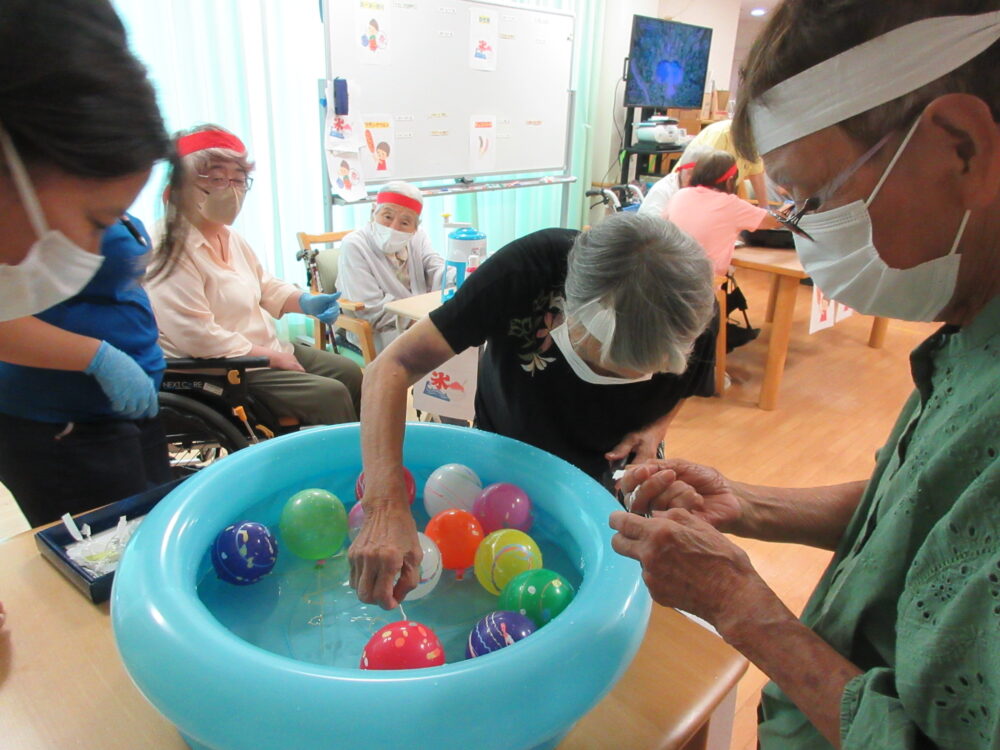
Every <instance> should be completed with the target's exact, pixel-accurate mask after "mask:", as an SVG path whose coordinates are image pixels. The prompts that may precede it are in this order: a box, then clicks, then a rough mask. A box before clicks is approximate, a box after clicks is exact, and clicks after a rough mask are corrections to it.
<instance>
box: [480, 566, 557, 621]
mask: <svg viewBox="0 0 1000 750" xmlns="http://www.w3.org/2000/svg"><path fill="white" fill-rule="evenodd" d="M575 595H576V592H575V591H574V590H573V586H572V585H571V584H570V582H569V581H567V580H566V579H565V578H563V577H562V576H561V575H559V574H558V573H556V572H555V571H552V570H547V569H545V568H538V569H536V570H526V571H524V572H523V573H519V574H518V575H516V576H514V578H512V579H511V580H510V583H508V584H507V585H506V586H504V589H503V591H501V592H500V600H499V602H498V604H497V609H502V610H509V611H511V612H520V613H521V614H522V615H527V616H528V617H529V618H531V620H532V622H534V623H535V625H536V626H537V627H539V628H540V627H542V625H545V624H546V623H547V622H549V621H550V620H551V619H552V618H553V617H555V616H556V615H558V614H559V613H560V612H562V611H563V610H564V609H566V607H567V606H568V605H569V603H570V602H571V601H573V597H574V596H575Z"/></svg>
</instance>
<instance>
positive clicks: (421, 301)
mask: <svg viewBox="0 0 1000 750" xmlns="http://www.w3.org/2000/svg"><path fill="white" fill-rule="evenodd" d="M439 307H441V291H440V290H438V291H436V292H427V293H426V294H418V295H417V296H415V297H404V298H403V299H395V300H393V301H392V302H386V303H385V309H386V310H388V311H389V312H391V313H393V314H395V315H398V316H399V323H400V325H401V327H403V328H405V327H406V325H407V321H410V320H420V319H422V318H426V317H427V315H428V314H429V313H430V312H431V310H436V309H437V308H439Z"/></svg>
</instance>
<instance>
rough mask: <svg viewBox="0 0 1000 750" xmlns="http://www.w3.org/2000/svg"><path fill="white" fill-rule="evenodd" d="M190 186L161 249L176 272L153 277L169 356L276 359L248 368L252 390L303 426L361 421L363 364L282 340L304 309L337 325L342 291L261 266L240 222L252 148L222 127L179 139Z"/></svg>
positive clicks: (174, 194)
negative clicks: (286, 324)
mask: <svg viewBox="0 0 1000 750" xmlns="http://www.w3.org/2000/svg"><path fill="white" fill-rule="evenodd" d="M176 145H177V153H178V154H179V155H180V157H181V162H182V165H183V167H182V168H183V170H184V171H183V179H182V180H181V181H180V182H181V183H182V184H183V187H182V188H181V189H179V190H171V191H170V194H169V195H168V201H169V204H168V212H167V216H168V220H167V226H166V229H167V232H166V234H167V236H169V237H175V238H176V240H175V242H174V243H173V245H171V244H170V243H168V242H165V241H161V242H158V243H157V247H156V250H155V256H154V257H156V258H157V259H159V258H161V257H166V256H171V257H174V258H176V262H174V263H172V264H171V266H170V268H169V272H168V273H165V274H162V275H160V276H157V277H156V278H154V279H151V280H149V281H148V282H147V290H148V291H149V296H150V299H151V300H152V302H153V310H154V311H155V312H156V322H157V324H158V326H159V328H160V345H161V346H162V347H163V351H164V352H165V353H166V355H167V356H168V357H202V358H207V357H236V356H242V355H252V356H263V357H269V358H270V360H271V366H270V367H269V368H262V369H260V370H251V371H250V372H248V373H247V387H248V388H249V390H250V392H251V394H253V395H254V396H255V397H256V398H258V399H260V400H261V401H262V402H263V403H264V404H265V405H266V406H267V407H268V408H269V409H270V410H271V411H272V412H273V413H274V414H276V415H277V416H279V417H284V416H288V417H294V418H295V419H297V420H298V421H299V423H300V424H303V425H317V424H339V423H341V422H354V421H357V418H358V410H359V407H360V402H361V368H360V367H359V366H358V365H357V364H356V363H355V362H354V361H353V360H351V359H348V358H347V357H342V356H340V355H339V354H334V353H332V352H326V351H320V350H319V349H313V348H311V347H307V346H302V345H301V344H291V343H289V342H287V341H281V340H280V339H279V338H278V336H277V332H276V330H275V326H274V318H280V317H281V316H283V315H285V314H286V313H304V314H306V315H312V316H314V317H316V318H319V319H320V320H321V321H323V322H324V323H332V322H333V321H334V320H336V319H337V316H338V315H339V314H340V306H339V305H338V304H337V298H338V296H339V295H337V294H309V293H308V292H303V291H302V290H301V289H299V288H298V287H296V286H295V285H294V284H289V283H288V282H286V281H282V280H281V279H277V278H275V277H274V276H272V275H271V274H269V273H268V272H267V271H265V270H264V268H263V267H262V266H261V264H260V261H259V260H257V256H256V255H255V254H254V251H253V248H251V247H250V244H249V243H248V242H247V241H246V240H245V239H243V237H242V236H240V234H239V233H237V232H235V231H234V230H233V229H232V226H231V225H232V223H233V222H234V221H236V217H237V216H238V215H239V212H240V209H241V208H242V207H243V202H244V200H245V199H246V195H247V192H248V191H249V190H250V187H251V185H252V184H253V178H252V177H251V176H250V174H251V172H252V171H253V168H254V164H253V162H252V161H250V159H249V156H248V154H247V149H246V146H244V145H243V142H242V141H241V140H240V139H239V138H237V137H236V136H235V135H233V134H232V133H230V132H228V131H226V130H223V129H222V128H220V127H218V126H216V125H204V126H201V127H198V128H195V129H193V130H190V131H187V132H186V133H182V134H181V135H180V136H179V137H178V138H177V142H176Z"/></svg>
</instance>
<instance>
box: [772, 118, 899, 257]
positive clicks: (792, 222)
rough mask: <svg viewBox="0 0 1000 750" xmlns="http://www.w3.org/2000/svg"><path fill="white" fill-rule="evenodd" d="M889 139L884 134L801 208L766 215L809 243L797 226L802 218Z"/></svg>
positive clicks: (832, 193) (795, 205)
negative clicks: (784, 212)
mask: <svg viewBox="0 0 1000 750" xmlns="http://www.w3.org/2000/svg"><path fill="white" fill-rule="evenodd" d="M891 137H892V133H886V134H885V135H884V136H882V138H881V139H879V141H878V143H876V144H875V145H874V146H872V147H871V148H870V149H868V150H867V151H865V152H864V153H863V154H862V155H861V156H860V157H859V158H858V159H857V160H856V161H855V162H854V163H853V164H851V166H849V167H848V168H847V169H845V170H844V171H843V172H841V173H840V174H838V175H837V176H836V177H834V178H833V180H831V181H830V184H829V185H827V187H826V189H825V190H823V191H822V192H821V193H820V194H819V195H814V196H812V197H811V198H807V199H806V201H805V202H804V203H803V204H802V205H801V206H799V205H798V204H797V203H796V204H794V205H793V206H792V207H791V210H790V211H789V212H788V213H786V214H782V213H779V212H777V211H775V210H773V209H770V208H769V209H768V210H767V212H768V214H770V215H771V216H773V217H774V218H775V219H776V220H777V221H778V223H779V224H781V226H783V227H784V228H785V229H787V230H788V231H790V232H791V233H792V234H797V235H798V236H799V237H805V238H806V239H807V240H809V241H810V242H811V241H812V237H811V236H810V235H809V233H808V232H807V231H806V230H804V229H803V228H802V227H800V226H799V221H801V219H802V217H803V216H805V215H806V214H807V213H809V212H810V211H815V210H816V209H818V208H819V207H820V206H821V205H823V201H824V200H830V199H831V198H832V197H833V196H834V195H836V194H837V191H838V190H840V188H842V187H843V186H844V183H845V182H847V181H848V180H849V179H850V178H851V175H853V174H854V173H855V172H857V171H858V170H859V169H860V168H861V167H862V166H863V165H864V164H865V163H866V162H867V161H868V160H869V159H871V158H872V157H873V156H875V154H877V153H878V152H879V150H880V149H881V148H882V147H883V146H884V145H885V144H886V143H888V142H889V139H890V138H891Z"/></svg>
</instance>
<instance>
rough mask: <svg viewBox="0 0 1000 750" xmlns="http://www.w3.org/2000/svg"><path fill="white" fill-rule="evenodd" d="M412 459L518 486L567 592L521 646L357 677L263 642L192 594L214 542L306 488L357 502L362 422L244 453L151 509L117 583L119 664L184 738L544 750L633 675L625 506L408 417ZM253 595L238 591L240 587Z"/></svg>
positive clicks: (549, 468)
mask: <svg viewBox="0 0 1000 750" xmlns="http://www.w3.org/2000/svg"><path fill="white" fill-rule="evenodd" d="M404 457H405V463H406V466H407V467H408V468H409V469H410V470H411V471H412V472H413V473H414V475H415V476H416V477H417V482H418V485H417V486H418V487H420V486H422V484H421V483H422V481H423V479H425V478H426V477H427V476H428V475H429V474H430V472H431V471H433V470H434V469H435V468H437V467H438V466H439V465H441V464H443V463H448V462H459V463H463V464H466V465H468V466H470V467H471V468H473V469H474V470H475V471H476V472H477V473H478V474H479V476H480V477H482V478H483V479H484V481H487V482H488V481H499V480H501V479H502V480H503V481H509V482H514V483H516V484H518V485H520V486H521V487H522V488H523V489H524V490H525V491H526V492H527V493H528V495H529V496H530V497H531V498H532V500H533V503H534V508H535V514H536V517H537V523H538V524H539V528H541V529H544V530H545V533H546V535H547V536H548V537H551V538H554V539H557V540H558V545H559V547H560V548H561V552H562V553H564V555H563V556H562V558H561V559H562V560H564V561H566V564H568V565H571V566H573V567H574V569H575V570H574V571H573V572H574V573H575V574H576V576H575V577H576V578H578V580H579V581H580V585H579V590H578V592H577V595H576V598H575V599H574V600H573V602H572V603H571V604H570V605H569V607H567V608H566V610H565V611H564V612H563V613H562V614H560V615H559V616H558V617H556V618H555V619H554V620H553V621H552V622H550V623H549V624H548V625H546V626H545V627H543V628H541V629H540V630H538V631H537V632H536V633H534V634H533V635H531V636H530V637H528V638H525V639H524V640H522V641H520V642H518V643H517V644H515V645H514V646H512V647H510V648H506V649H502V650H500V651H497V652H495V653H492V654H487V655H486V656H482V657H479V658H476V659H471V660H467V661H454V662H453V663H448V664H445V665H444V666H440V667H432V668H427V669H419V670H410V671H406V672H398V671H362V670H360V669H355V668H351V667H343V666H330V665H324V664H321V663H315V662H313V661H306V660H302V659H296V658H291V657H289V656H287V655H282V654H281V653H275V652H274V651H272V650H267V649H265V648H261V647H260V646H259V645H255V644H254V643H252V642H250V641H248V640H245V639H244V638H242V637H240V636H239V635H237V634H236V633H234V632H233V630H232V629H230V628H228V627H226V626H225V625H224V624H223V623H222V622H221V621H220V619H219V617H218V616H217V615H216V613H215V612H213V610H212V608H211V607H209V606H208V605H206V603H205V600H204V599H203V598H202V597H201V596H199V591H198V588H199V585H200V583H201V582H202V580H203V579H205V577H206V576H207V575H210V570H211V569H210V565H209V564H208V562H207V560H208V555H207V550H209V548H210V546H211V544H212V542H213V540H214V538H215V536H216V534H217V533H218V532H219V530H221V529H222V528H224V527H225V526H226V525H228V524H230V523H233V522H234V521H238V520H242V519H243V518H245V517H246V513H247V512H248V510H249V509H257V511H258V512H259V509H261V508H272V514H273V516H274V517H276V515H277V512H278V511H279V510H280V506H281V504H282V503H283V501H284V499H286V498H287V497H288V496H290V495H291V494H292V493H294V492H295V491H297V490H299V489H302V488H303V487H310V486H315V487H325V488H328V489H332V490H334V491H335V492H337V494H339V495H340V496H341V497H342V498H343V499H345V501H346V500H352V499H353V497H352V495H351V488H353V484H354V480H355V478H356V476H357V474H358V472H359V470H360V466H361V455H360V444H359V430H358V426H357V425H356V424H354V425H338V426H332V427H323V428H317V429H310V430H305V431H302V432H298V433H295V434H292V435H287V436H284V437H281V438H277V439H275V440H269V441H267V442H265V443H261V444H260V445H257V446H254V447H251V448H248V449H245V450H242V451H240V452H239V453H236V454H234V455H232V456H230V457H228V458H226V459H225V460H224V461H221V462H219V463H218V464H215V465H213V466H211V467H209V468H208V469H206V470H204V471H202V472H201V473H199V474H197V475H195V476H194V477H193V478H191V479H189V480H188V481H187V482H185V483H184V484H183V485H181V486H180V487H179V488H178V489H177V490H175V491H174V492H173V493H171V494H170V495H169V496H168V497H167V498H165V499H164V500H163V501H161V502H160V504H159V505H158V506H157V507H156V508H154V510H153V511H152V512H151V513H150V514H149V515H148V516H147V518H146V519H145V520H144V521H143V523H142V525H141V526H140V527H139V529H138V531H137V532H136V534H135V536H134V537H133V539H132V541H131V542H130V543H129V546H128V549H127V551H126V553H125V555H124V557H123V559H122V562H121V564H120V566H119V569H118V571H117V573H116V575H115V583H114V590H113V592H112V610H111V614H112V621H113V626H114V632H115V638H116V642H117V645H118V650H119V652H120V654H121V656H122V659H123V661H124V663H125V666H126V668H127V670H128V672H129V674H130V675H131V677H132V679H133V680H134V681H135V683H136V685H137V686H138V687H139V689H140V690H141V691H142V692H143V694H144V695H145V696H146V697H147V698H148V699H149V701H150V702H151V703H152V704H153V705H154V706H155V707H156V708H157V709H158V710H159V711H160V712H161V713H162V714H163V715H164V716H165V717H166V718H167V719H168V720H170V721H171V722H172V723H173V724H174V725H176V726H177V728H178V730H179V731H180V732H181V734H182V736H183V737H184V739H185V740H186V741H187V742H188V744H189V745H190V746H191V747H192V748H212V749H213V750H245V749H246V748H267V749H268V750H324V749H326V748H345V749H346V748H350V749H352V750H362V749H364V750H368V749H370V748H394V749H395V748H399V749H400V750H402V749H404V748H405V749H406V750H419V749H420V748H428V750H430V749H431V748H433V750H493V749H495V750H514V749H518V748H521V749H525V750H527V749H529V748H552V747H555V746H556V745H557V744H558V742H559V740H560V739H561V738H562V737H563V736H564V735H565V734H566V732H568V731H569V729H570V728H571V727H572V726H573V724H574V723H575V722H576V721H577V720H578V719H579V718H580V717H581V716H582V715H583V714H585V713H586V712H587V711H588V710H590V708H592V707H593V706H594V704H596V703H597V701H598V700H600V698H601V697H602V696H604V694H605V693H607V692H608V691H609V690H610V689H611V687H612V686H613V685H614V683H615V682H616V681H617V680H618V678H619V677H620V676H621V675H622V673H623V672H624V671H625V669H626V668H627V666H628V664H629V662H630V661H631V660H632V658H633V657H634V656H635V653H636V651H637V649H638V647H639V644H640V642H641V640H642V638H643V635H644V634H645V629H646V621H647V618H648V615H649V609H650V599H649V595H648V593H647V591H646V588H645V586H644V585H643V584H642V579H641V570H640V568H639V566H638V564H636V563H635V562H634V561H632V560H628V559H625V558H622V557H620V556H619V555H617V554H615V553H614V551H613V550H612V549H611V545H610V539H611V530H610V529H609V528H608V526H607V518H608V515H609V514H610V513H611V512H612V511H613V510H615V509H616V508H617V504H616V503H615V502H614V500H613V499H612V498H611V496H610V495H608V494H607V492H606V491H605V490H604V489H602V488H601V487H600V486H599V485H598V484H597V483H596V482H594V481H593V480H591V479H590V478H589V477H587V476H586V475H585V474H583V473H582V472H580V471H579V470H577V469H575V468H574V467H572V466H570V465H569V464H567V463H565V462H564V461H562V460H560V459H558V458H555V457H553V456H551V455H549V454H547V453H544V452H543V451H540V450H538V449H536V448H533V447H531V446H528V445H525V444H523V443H520V442H518V441H515V440H510V439H507V438H503V437H500V436H497V435H493V434H490V433H485V432H480V431H478V430H471V429H463V428H458V427H449V426H445V425H432V424H409V425H408V426H407V430H406V438H405V443H404ZM418 502H419V501H418ZM258 520H261V521H263V522H267V520H268V519H258ZM283 554H287V553H283ZM265 580H266V579H265ZM255 585H258V584H255ZM250 588H252V587H235V586H233V587H231V589H232V591H233V596H236V595H238V594H237V593H236V592H240V591H243V590H245V589H250ZM424 601H429V600H422V602H421V603H423V602H424Z"/></svg>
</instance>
